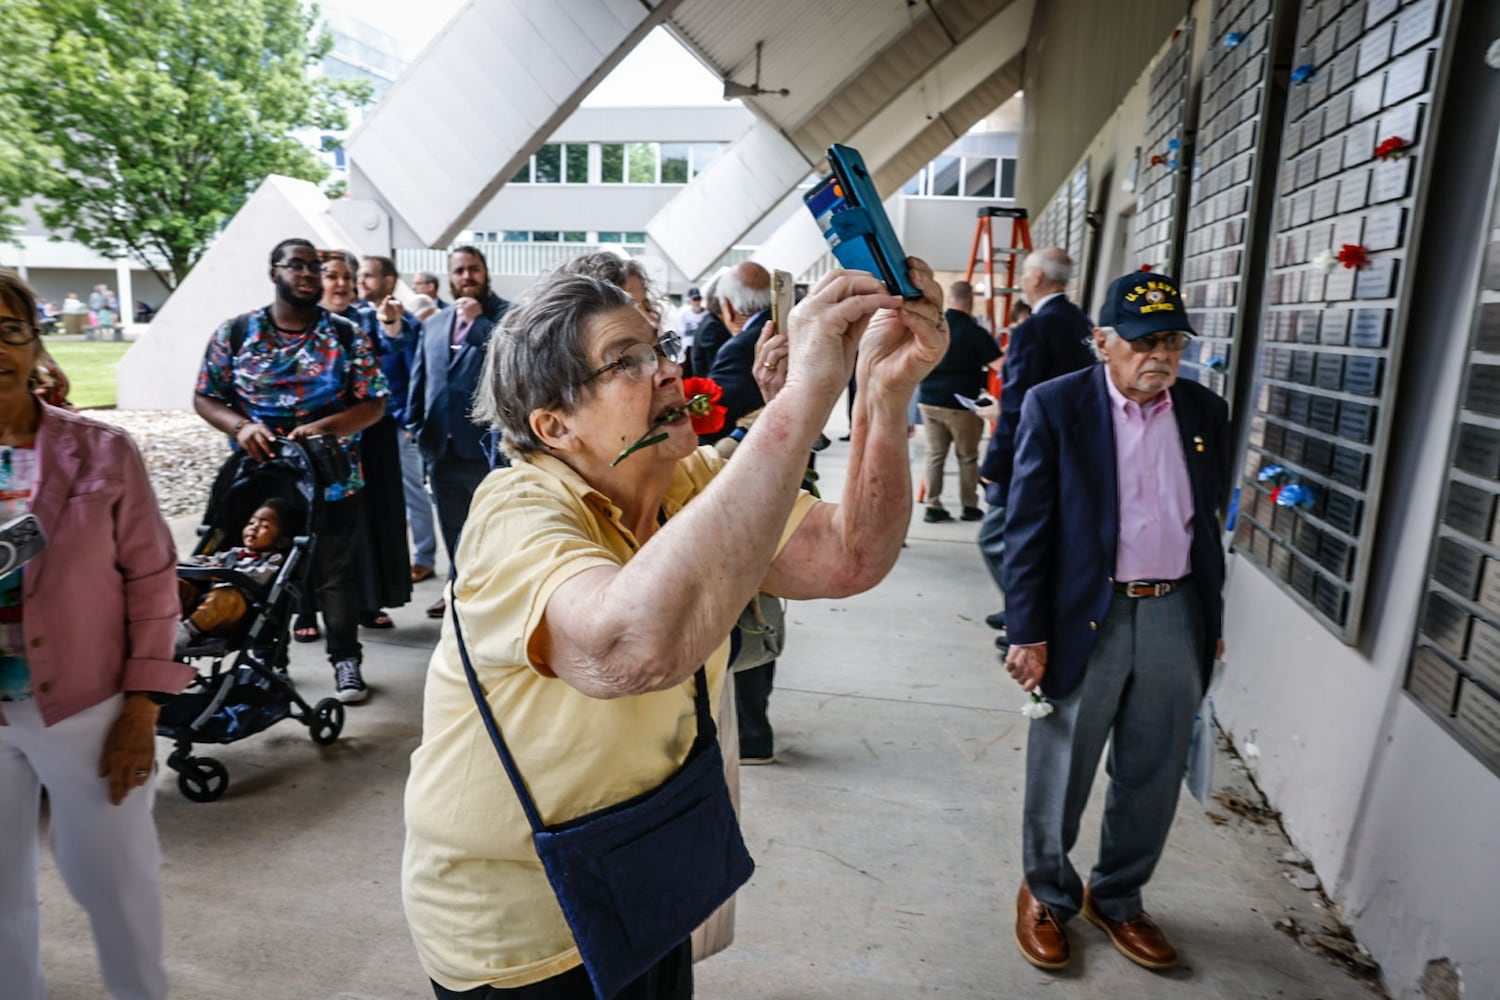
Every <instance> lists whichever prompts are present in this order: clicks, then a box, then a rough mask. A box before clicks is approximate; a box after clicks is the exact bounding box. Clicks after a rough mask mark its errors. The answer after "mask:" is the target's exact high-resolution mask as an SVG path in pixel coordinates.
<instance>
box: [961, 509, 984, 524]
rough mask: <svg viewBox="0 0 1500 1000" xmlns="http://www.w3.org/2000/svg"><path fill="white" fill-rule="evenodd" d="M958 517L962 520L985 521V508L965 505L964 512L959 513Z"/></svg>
mask: <svg viewBox="0 0 1500 1000" xmlns="http://www.w3.org/2000/svg"><path fill="white" fill-rule="evenodd" d="M958 519H959V520H960V521H983V520H984V508H982V507H965V508H964V512H963V513H962V514H960V515H959V517H958Z"/></svg>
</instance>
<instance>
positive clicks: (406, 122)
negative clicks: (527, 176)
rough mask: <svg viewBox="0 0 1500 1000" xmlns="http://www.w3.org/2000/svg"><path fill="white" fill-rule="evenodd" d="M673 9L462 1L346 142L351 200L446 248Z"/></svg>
mask: <svg viewBox="0 0 1500 1000" xmlns="http://www.w3.org/2000/svg"><path fill="white" fill-rule="evenodd" d="M680 2H681V0H661V2H660V3H658V4H657V5H656V6H655V7H654V8H650V7H647V6H646V5H645V4H643V3H641V2H640V0H549V2H547V3H535V2H531V0H482V2H481V0H471V2H470V3H469V4H467V5H466V6H465V7H463V8H462V9H461V10H460V11H459V12H458V13H457V14H456V15H455V16H454V17H453V19H452V20H451V21H449V22H448V25H447V27H445V28H444V29H443V31H442V32H441V33H440V34H439V35H438V36H437V38H435V39H434V40H433V41H432V43H431V44H429V45H428V46H427V48H426V49H425V50H424V51H423V52H422V54H421V55H420V56H419V57H418V58H417V60H416V62H414V63H412V65H411V66H410V67H408V69H407V71H406V72H405V73H404V74H403V75H402V76H401V78H400V79H399V80H397V81H396V84H395V86H393V87H392V88H391V89H390V91H389V93H387V94H386V96H385V98H384V99H383V100H382V101H381V102H380V104H379V105H377V106H376V108H375V110H374V111H373V112H372V113H371V115H370V117H369V118H367V119H365V121H364V123H363V124H362V125H361V126H360V127H359V128H358V129H357V130H356V131H355V132H354V133H353V134H352V135H351V136H350V137H349V140H348V142H347V143H346V144H345V146H346V148H347V149H348V153H349V160H350V163H351V167H353V168H357V169H351V170H350V195H351V196H352V197H355V198H369V199H372V200H374V201H376V202H377V203H379V204H380V205H381V207H382V208H384V209H385V210H386V211H387V212H389V213H390V214H391V215H392V216H394V217H395V218H396V223H397V226H398V228H404V230H406V231H409V232H410V233H411V234H412V235H414V236H415V238H416V239H417V240H419V241H420V242H421V243H422V244H424V245H427V246H446V245H447V244H449V243H450V242H452V241H453V239H454V237H456V236H457V235H458V233H459V231H460V230H462V229H463V228H464V227H465V226H466V225H467V224H468V222H469V220H470V219H472V218H473V217H474V215H475V214H477V213H478V212H479V210H480V209H482V208H483V207H484V206H485V205H486V204H488V203H489V201H490V199H491V198H493V197H494V196H495V192H496V191H498V190H499V189H500V188H501V187H502V186H503V185H504V184H505V182H506V181H508V180H510V178H512V177H514V176H515V174H516V171H517V170H519V169H520V168H521V165H522V164H523V163H524V162H525V161H526V159H527V157H529V156H530V155H531V154H532V152H533V151H534V150H535V149H536V148H537V147H538V146H540V145H541V144H542V143H544V142H545V141H546V140H547V139H548V137H549V136H551V134H552V133H553V131H554V130H555V129H556V128H557V127H558V126H559V125H561V124H562V122H563V120H564V119H566V118H567V117H568V115H570V114H572V113H573V111H574V110H575V109H576V108H577V107H578V105H579V103H580V102H581V101H582V100H583V99H584V98H585V97H587V96H588V94H589V92H590V91H592V90H593V89H594V87H595V86H596V85H597V84H598V83H599V81H600V80H602V79H603V78H604V77H605V76H606V75H607V74H608V73H609V71H610V70H612V69H614V67H615V66H616V65H618V64H619V62H620V60H621V59H623V58H624V57H625V55H626V54H627V53H629V52H630V50H631V49H633V48H635V46H636V44H637V43H638V42H639V41H640V40H641V39H642V38H644V37H645V36H646V34H647V32H649V31H650V30H651V29H652V28H654V27H656V26H657V25H658V24H660V23H661V22H662V21H663V20H665V19H666V18H667V17H668V16H669V15H670V14H671V12H672V10H673V9H674V8H675V7H677V5H678V4H679V3H680ZM418 131H420V133H421V135H422V139H421V140H420V141H416V140H414V139H413V135H414V133H417V132H418Z"/></svg>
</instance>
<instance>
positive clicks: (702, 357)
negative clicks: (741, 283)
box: [688, 268, 730, 377]
mask: <svg viewBox="0 0 1500 1000" xmlns="http://www.w3.org/2000/svg"><path fill="white" fill-rule="evenodd" d="M728 270H729V269H728V268H724V269H722V270H720V271H719V273H718V274H716V275H714V276H713V277H712V278H710V279H709V280H708V284H706V285H704V286H703V303H704V305H705V306H707V307H708V308H707V311H706V313H705V314H704V315H705V316H706V318H705V319H704V320H703V322H702V323H700V324H699V325H698V331H697V333H696V334H695V335H694V337H693V349H692V351H691V352H689V355H688V362H689V364H688V367H689V368H690V369H691V370H690V371H689V372H688V374H689V375H697V376H699V377H706V376H707V375H708V373H709V372H710V371H712V370H713V367H714V359H715V358H717V357H718V356H719V348H721V347H723V346H724V342H725V341H726V340H728V339H729V336H730V334H729V330H728V328H726V327H725V326H724V319H723V316H722V313H723V311H724V306H723V303H722V302H721V301H720V300H719V279H720V278H722V277H723V276H724V274H725V273H726V272H727V271H728Z"/></svg>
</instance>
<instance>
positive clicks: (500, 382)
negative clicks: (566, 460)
mask: <svg viewBox="0 0 1500 1000" xmlns="http://www.w3.org/2000/svg"><path fill="white" fill-rule="evenodd" d="M590 256H593V255H590ZM618 309H630V310H634V309H635V303H633V302H631V301H630V296H629V295H626V294H625V291H624V290H623V289H622V288H620V286H618V285H616V284H614V283H613V282H611V281H605V280H603V279H601V278H598V277H595V276H594V275H590V274H577V273H569V272H568V270H567V269H566V267H564V268H563V269H561V270H558V271H554V272H553V273H552V274H550V275H548V276H547V277H546V278H543V279H542V280H541V282H540V283H538V284H537V286H536V287H535V288H533V289H532V291H531V298H530V299H529V300H528V301H527V302H525V303H524V304H522V305H519V306H516V307H515V308H513V309H511V310H510V311H509V312H508V313H506V314H505V319H504V320H503V321H502V322H501V324H500V329H499V330H497V331H496V333H495V336H494V337H492V338H491V339H490V346H489V351H488V352H487V353H486V354H485V358H484V371H483V373H482V374H481V375H480V377H479V389H478V391H477V392H476V393H475V397H474V419H475V420H476V421H477V422H479V423H481V424H485V425H487V426H489V427H491V428H494V429H496V430H498V431H500V433H501V437H502V440H503V441H504V444H505V449H506V451H507V452H509V453H511V454H518V453H519V454H523V455H524V454H528V453H530V452H535V451H542V450H544V449H545V445H543V444H542V441H541V439H540V438H538V437H537V436H536V432H535V431H534V430H532V429H531V414H532V412H533V411H535V410H561V411H562V412H564V413H572V412H573V411H575V410H576V409H577V408H578V405H579V404H580V403H581V402H582V400H583V396H584V393H585V392H586V387H585V386H584V385H583V381H584V380H585V379H587V378H588V377H589V375H590V374H591V372H590V371H589V356H588V326H589V324H590V323H591V322H592V321H593V320H595V319H596V318H598V317H600V316H604V315H606V314H608V313H612V312H615V311H616V310H618Z"/></svg>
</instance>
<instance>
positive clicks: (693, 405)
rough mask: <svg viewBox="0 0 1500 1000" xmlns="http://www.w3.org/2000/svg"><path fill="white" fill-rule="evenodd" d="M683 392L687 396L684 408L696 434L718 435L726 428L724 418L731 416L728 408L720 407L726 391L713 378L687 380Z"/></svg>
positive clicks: (683, 381) (683, 385)
mask: <svg viewBox="0 0 1500 1000" xmlns="http://www.w3.org/2000/svg"><path fill="white" fill-rule="evenodd" d="M682 391H683V392H684V393H685V394H686V395H687V402H686V403H685V404H684V408H685V409H686V410H687V413H688V418H689V419H690V420H691V421H692V422H693V432H694V433H695V434H716V433H718V432H719V431H720V430H722V429H723V428H724V418H725V417H727V416H728V415H729V410H728V408H727V407H723V406H720V405H719V400H721V399H723V398H724V390H723V389H721V388H719V383H717V382H715V381H714V380H713V379H711V378H685V379H683V380H682Z"/></svg>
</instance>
